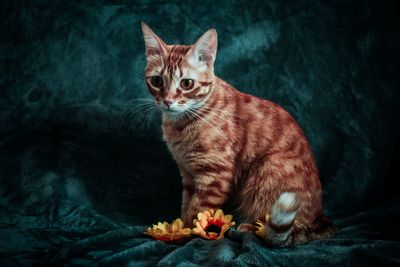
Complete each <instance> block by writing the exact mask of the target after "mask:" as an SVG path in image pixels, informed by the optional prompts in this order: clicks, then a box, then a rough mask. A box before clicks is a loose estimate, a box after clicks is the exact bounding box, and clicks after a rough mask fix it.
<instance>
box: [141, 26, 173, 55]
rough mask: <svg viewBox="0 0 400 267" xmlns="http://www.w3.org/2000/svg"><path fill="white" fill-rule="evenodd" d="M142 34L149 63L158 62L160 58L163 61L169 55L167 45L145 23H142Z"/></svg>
mask: <svg viewBox="0 0 400 267" xmlns="http://www.w3.org/2000/svg"><path fill="white" fill-rule="evenodd" d="M142 32H143V37H144V43H145V45H146V56H147V60H148V61H152V60H157V59H158V58H161V59H162V58H163V57H164V56H165V55H167V45H166V44H165V43H164V42H163V40H161V38H160V37H158V36H157V34H155V33H154V32H153V31H152V30H151V29H150V27H149V26H148V25H147V24H146V23H144V22H142Z"/></svg>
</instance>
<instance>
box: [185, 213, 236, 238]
mask: <svg viewBox="0 0 400 267" xmlns="http://www.w3.org/2000/svg"><path fill="white" fill-rule="evenodd" d="M193 224H194V225H195V226H196V227H195V228H193V230H192V232H193V234H196V235H199V236H201V237H203V238H205V239H210V240H219V239H222V238H223V237H224V233H225V232H226V231H228V229H229V228H231V226H232V225H234V224H235V222H232V215H224V212H223V211H222V210H221V209H218V210H217V211H215V212H214V210H213V209H209V210H206V211H204V212H199V213H198V214H197V219H194V220H193Z"/></svg>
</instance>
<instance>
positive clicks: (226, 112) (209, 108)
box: [200, 107, 244, 119]
mask: <svg viewBox="0 0 400 267" xmlns="http://www.w3.org/2000/svg"><path fill="white" fill-rule="evenodd" d="M200 109H206V110H213V111H218V112H222V113H224V114H226V115H230V116H232V117H236V118H241V119H243V118H244V117H242V116H239V115H236V114H233V113H232V112H229V111H227V110H223V109H217V108H211V107H201V108H200Z"/></svg>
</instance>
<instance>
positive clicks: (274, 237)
mask: <svg viewBox="0 0 400 267" xmlns="http://www.w3.org/2000/svg"><path fill="white" fill-rule="evenodd" d="M299 207H300V202H299V200H298V199H297V196H296V193H290V192H285V193H282V194H281V195H280V196H279V198H278V200H277V201H276V202H275V203H274V204H273V206H272V209H271V213H270V216H269V218H268V219H267V222H266V225H265V240H266V241H267V242H268V243H270V244H272V245H273V246H282V245H284V244H285V243H286V241H287V239H288V237H289V235H290V234H291V232H292V231H293V222H294V220H295V218H296V214H297V212H298V210H299Z"/></svg>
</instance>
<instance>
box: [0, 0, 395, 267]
mask: <svg viewBox="0 0 400 267" xmlns="http://www.w3.org/2000/svg"><path fill="white" fill-rule="evenodd" d="M395 2H396V1H344V0H343V1H340V0H332V1H319V2H317V1H306V0H302V1H280V0H279V1H278V0H269V1H244V0H243V1H211V0H209V1H208V0H204V1H198V2H195V1H193V2H191V1H186V2H183V1H182V2H181V1H150V0H145V1H126V2H122V1H95V2H94V1H93V2H92V1H91V2H86V3H82V2H80V3H78V2H75V1H70V2H66V1H58V0H53V1H39V0H29V1H28V0H26V1H23V0H21V1H11V0H10V1H6V0H4V1H2V2H1V4H0V6H1V11H0V12H1V20H0V26H1V37H0V38H1V41H0V46H1V49H0V60H1V61H0V63H1V65H0V68H1V75H0V84H1V86H0V179H1V180H0V181H1V182H0V264H1V266H21V265H25V266H29V265H36V266H40V265H47V266H49V265H54V266H59V265H67V266H82V265H90V264H98V265H101V266H124V265H130V266H142V265H148V266H155V265H157V264H158V265H159V266H176V265H177V264H178V263H180V264H181V266H195V265H220V266H246V265H253V266H270V265H271V266H277V265H279V266H333V265H339V266H356V265H360V266H366V265H378V264H380V265H382V266H384V265H385V266H390V265H398V264H400V257H399V255H400V242H399V241H400V230H399V227H400V223H399V219H400V205H399V204H400V202H399V194H398V191H399V189H398V187H397V186H396V180H397V179H398V168H399V165H398V163H399V149H400V147H399V146H400V144H399V140H400V138H399V135H400V127H399V123H398V121H399V111H400V97H399V95H400V88H399V74H398V71H399V69H400V66H399V60H400V58H399V48H400V46H399V45H400V35H399V34H400V31H399V25H400V23H399V19H398V14H397V11H398V10H397V9H396V4H395ZM141 21H145V22H146V23H148V24H149V25H150V27H152V28H153V29H154V31H155V32H156V33H157V34H159V35H160V36H161V37H162V38H163V39H164V40H165V41H166V42H167V43H181V44H191V43H193V42H194V41H196V40H197V38H199V37H200V35H201V34H202V33H203V32H205V31H206V30H207V29H209V28H211V27H215V28H216V29H217V31H218V35H219V49H218V54H217V60H216V66H215V71H216V73H217V75H218V76H219V77H221V78H223V79H224V80H225V81H227V82H228V83H230V84H232V85H233V86H235V87H236V88H237V89H239V90H241V91H243V92H247V93H251V94H253V95H256V96H259V97H262V98H266V99H270V100H272V101H274V102H276V103H278V104H280V105H281V106H283V107H284V108H286V109H287V110H288V111H289V112H290V113H291V114H292V115H293V116H294V117H295V118H296V119H297V121H298V122H299V124H300V125H301V126H302V128H303V129H304V131H305V133H306V135H307V137H308V138H309V140H310V143H311V145H312V148H313V151H314V153H315V156H316V159H317V162H318V166H319V169H320V173H321V179H322V183H323V186H324V189H325V191H324V209H325V212H326V214H327V215H328V216H330V217H331V218H332V219H333V220H334V222H335V224H336V225H337V226H338V227H339V229H340V230H339V232H338V234H337V235H336V236H335V237H334V238H332V239H330V240H322V241H314V242H310V243H308V244H306V245H303V246H298V247H288V248H283V249H272V248H267V247H266V246H265V245H264V244H263V243H262V241H260V240H258V239H257V238H255V237H254V236H253V235H251V234H240V233H238V232H236V231H235V230H232V231H231V232H230V234H229V236H228V238H227V239H224V240H222V241H209V242H207V241H204V240H201V239H198V238H196V239H193V240H191V241H190V242H189V243H187V244H186V245H184V246H177V245H167V244H164V243H162V242H159V241H153V240H151V239H150V238H148V237H146V236H144V235H142V231H143V229H144V226H146V225H148V224H151V223H155V222H156V221H158V220H168V221H170V220H172V219H173V218H176V217H178V216H179V206H180V194H181V184H180V177H179V174H178V171H177V168H176V166H175V163H174V161H173V159H172V158H171V155H170V153H169V152H168V150H167V147H166V145H165V144H164V142H163V141H162V133H161V129H160V114H158V113H153V114H144V113H143V110H140V109H139V105H138V102H136V101H134V99H137V98H148V97H150V96H149V94H148V93H147V91H146V88H145V84H144V81H143V70H144V67H145V56H144V44H143V38H142V34H141V31H140V22H141ZM144 115H146V116H144Z"/></svg>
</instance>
